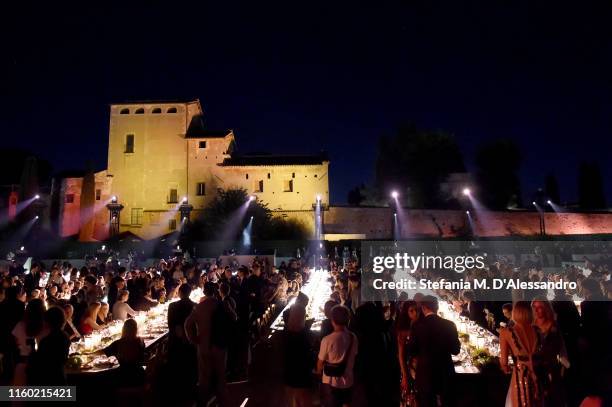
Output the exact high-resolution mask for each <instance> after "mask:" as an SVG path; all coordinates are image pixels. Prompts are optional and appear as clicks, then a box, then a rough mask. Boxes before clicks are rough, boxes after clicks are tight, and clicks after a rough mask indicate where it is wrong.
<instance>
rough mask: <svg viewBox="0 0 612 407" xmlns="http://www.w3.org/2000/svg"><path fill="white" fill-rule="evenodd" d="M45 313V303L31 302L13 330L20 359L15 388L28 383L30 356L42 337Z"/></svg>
mask: <svg viewBox="0 0 612 407" xmlns="http://www.w3.org/2000/svg"><path fill="white" fill-rule="evenodd" d="M44 313H45V304H44V302H43V301H42V300H41V299H34V300H31V301H30V302H29V303H28V305H27V307H26V309H25V313H24V315H23V319H22V320H21V321H19V322H18V323H17V325H15V328H14V329H13V332H12V334H13V336H14V338H15V343H16V344H17V348H18V350H19V359H18V361H17V364H16V366H15V372H14V375H13V385H14V386H24V385H25V384H26V382H27V379H26V366H27V361H28V358H29V356H30V354H31V353H32V352H34V350H35V349H36V343H37V342H38V341H39V340H40V338H41V337H42V334H43V316H44Z"/></svg>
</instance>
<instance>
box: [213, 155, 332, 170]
mask: <svg viewBox="0 0 612 407" xmlns="http://www.w3.org/2000/svg"><path fill="white" fill-rule="evenodd" d="M326 161H329V158H328V157H327V154H325V153H321V154H317V155H276V154H257V155H240V156H234V157H231V158H226V159H225V160H224V161H223V163H222V164H221V165H223V166H226V167H230V166H243V167H244V166H253V165H318V164H323V163H324V162H326Z"/></svg>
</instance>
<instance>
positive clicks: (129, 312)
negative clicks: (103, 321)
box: [112, 290, 136, 321]
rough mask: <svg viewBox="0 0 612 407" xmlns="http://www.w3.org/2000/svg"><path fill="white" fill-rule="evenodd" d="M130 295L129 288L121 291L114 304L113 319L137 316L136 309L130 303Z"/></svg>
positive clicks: (121, 319)
mask: <svg viewBox="0 0 612 407" xmlns="http://www.w3.org/2000/svg"><path fill="white" fill-rule="evenodd" d="M129 297H130V292H129V291H128V290H121V291H120V292H119V294H118V296H117V300H116V301H115V305H113V312H112V317H113V320H117V319H118V320H120V321H125V320H126V319H128V317H134V316H136V311H134V310H133V309H132V307H130V305H129V304H128V299H129Z"/></svg>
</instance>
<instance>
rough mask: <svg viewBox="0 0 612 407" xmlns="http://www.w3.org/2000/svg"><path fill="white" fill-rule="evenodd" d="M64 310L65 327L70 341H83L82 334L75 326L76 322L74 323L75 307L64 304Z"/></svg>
mask: <svg viewBox="0 0 612 407" xmlns="http://www.w3.org/2000/svg"><path fill="white" fill-rule="evenodd" d="M62 308H63V310H64V317H65V318H66V325H64V332H65V333H66V336H68V339H70V340H71V341H78V340H79V339H81V334H80V333H79V330H78V329H77V328H76V326H74V322H72V316H73V315H74V307H73V306H72V305H71V304H64V306H63V307H62Z"/></svg>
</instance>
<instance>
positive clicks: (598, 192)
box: [578, 161, 606, 210]
mask: <svg viewBox="0 0 612 407" xmlns="http://www.w3.org/2000/svg"><path fill="white" fill-rule="evenodd" d="M578 202H579V205H580V208H581V209H585V210H590V209H603V208H605V207H606V197H605V194H604V188H603V178H602V176H601V170H600V169H599V165H598V164H597V163H595V162H587V161H584V162H582V163H581V164H580V167H579V169H578Z"/></svg>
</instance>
